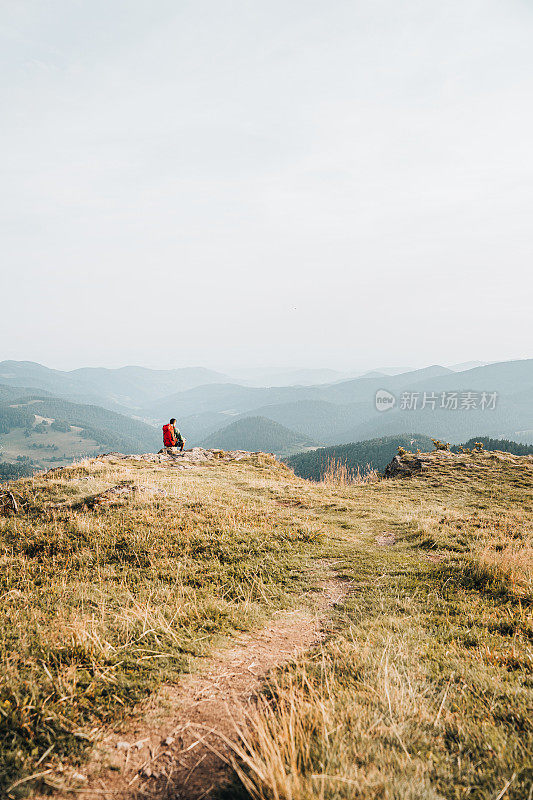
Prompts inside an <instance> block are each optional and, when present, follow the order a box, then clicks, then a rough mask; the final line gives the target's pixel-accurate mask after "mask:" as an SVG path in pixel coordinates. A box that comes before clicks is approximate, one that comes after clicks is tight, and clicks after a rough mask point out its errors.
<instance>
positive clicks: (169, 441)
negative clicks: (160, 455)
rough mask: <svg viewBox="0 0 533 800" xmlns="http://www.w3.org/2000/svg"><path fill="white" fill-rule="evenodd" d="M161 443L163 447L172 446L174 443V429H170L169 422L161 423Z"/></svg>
mask: <svg viewBox="0 0 533 800" xmlns="http://www.w3.org/2000/svg"><path fill="white" fill-rule="evenodd" d="M163 444H164V445H165V447H174V445H175V444H176V440H175V439H174V431H173V430H172V425H170V423H167V424H166V425H163Z"/></svg>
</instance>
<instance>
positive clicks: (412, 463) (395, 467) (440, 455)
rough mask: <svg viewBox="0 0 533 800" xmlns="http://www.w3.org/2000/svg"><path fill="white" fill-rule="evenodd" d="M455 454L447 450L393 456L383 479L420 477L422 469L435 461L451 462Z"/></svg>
mask: <svg viewBox="0 0 533 800" xmlns="http://www.w3.org/2000/svg"><path fill="white" fill-rule="evenodd" d="M454 458H456V455H455V453H451V452H450V451H449V450H435V451H434V452H433V453H416V454H415V453H405V454H404V455H397V456H394V458H393V459H392V461H391V462H390V464H387V466H386V467H385V472H384V473H383V475H384V477H385V478H402V477H404V478H405V477H409V476H410V475H420V473H421V472H423V471H424V469H427V467H428V466H430V465H431V464H434V463H435V461H450V460H451V461H453V460H454Z"/></svg>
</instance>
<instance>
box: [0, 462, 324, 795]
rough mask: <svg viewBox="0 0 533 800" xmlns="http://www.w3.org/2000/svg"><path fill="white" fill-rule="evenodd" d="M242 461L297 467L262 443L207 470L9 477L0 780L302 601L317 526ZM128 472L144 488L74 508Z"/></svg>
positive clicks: (280, 471) (2, 584)
mask: <svg viewBox="0 0 533 800" xmlns="http://www.w3.org/2000/svg"><path fill="white" fill-rule="evenodd" d="M249 470H251V471H252V472H253V473H254V474H255V475H256V476H257V477H259V479H261V476H262V475H263V474H264V475H265V476H267V477H268V479H269V480H271V479H274V480H280V479H283V477H284V476H286V475H289V477H290V473H289V471H288V470H287V469H286V468H285V467H283V466H281V465H276V464H275V462H274V461H273V459H268V458H267V457H256V458H255V459H253V460H252V461H251V462H250V463H249V464H248V466H238V465H233V468H232V469H230V468H229V467H228V468H226V469H225V468H224V467H221V466H218V467H217V468H216V475H215V472H214V471H213V470H211V469H210V468H209V467H204V468H203V471H202V474H201V476H198V475H189V474H188V475H187V476H183V475H180V477H179V479H178V478H177V477H176V473H175V472H174V473H172V471H171V470H165V469H161V468H158V469H156V468H150V467H149V466H147V465H142V466H141V465H138V464H135V463H134V462H132V463H129V464H124V462H121V463H116V464H113V463H111V464H108V463H102V462H96V463H92V464H91V465H90V466H75V467H72V468H67V469H64V470H61V471H58V472H57V473H55V474H54V475H48V476H46V477H38V478H35V479H27V480H23V481H20V482H19V483H17V484H12V485H11V488H12V489H13V491H14V492H15V493H16V495H17V497H18V499H19V501H20V500H21V501H22V505H23V506H24V509H23V512H22V513H21V514H19V515H17V516H10V517H2V516H0V548H1V549H0V558H1V562H2V570H1V571H0V597H2V607H1V610H0V617H1V619H0V675H1V677H0V776H1V777H0V794H1V793H2V789H3V790H4V791H6V790H7V788H8V787H9V786H11V785H12V784H13V783H16V782H17V781H18V780H20V779H21V778H23V777H24V776H27V775H29V774H31V773H32V772H34V771H40V770H39V769H38V768H37V767H36V764H37V763H38V762H39V759H41V758H42V756H43V754H46V752H47V751H48V750H49V748H52V749H51V750H50V758H51V763H54V764H56V765H57V764H58V763H60V762H61V761H62V759H63V758H64V757H65V755H66V754H68V755H69V757H70V758H76V757H77V756H80V755H81V753H82V751H83V750H84V749H85V747H86V746H87V741H86V738H85V736H86V733H87V730H89V729H90V728H91V727H93V726H99V725H101V724H103V723H105V722H106V721H109V720H112V719H113V718H115V717H116V715H117V714H120V713H121V712H122V711H123V709H124V708H125V707H129V706H131V705H132V704H134V703H135V702H136V701H138V700H139V699H140V698H141V697H142V696H143V695H145V694H146V693H147V692H150V691H151V690H153V689H154V688H155V687H156V686H157V685H158V684H159V683H160V682H161V681H163V680H169V679H172V678H173V677H174V678H175V677H176V675H177V674H179V673H180V672H181V671H183V670H188V669H189V668H190V664H191V659H194V657H195V656H198V655H202V654H203V653H206V652H207V651H208V650H209V647H210V646H211V644H212V642H213V640H214V639H216V637H217V636H220V635H223V634H227V633H231V632H232V631H234V630H243V629H246V628H248V627H250V626H253V625H254V624H258V622H259V621H260V620H261V619H262V618H263V617H264V615H265V613H266V609H267V607H268V610H269V612H270V613H271V611H272V609H273V608H279V607H282V606H284V605H286V604H288V603H289V602H295V601H294V600H293V601H290V600H289V597H290V595H291V594H293V593H294V592H296V591H298V590H301V587H302V585H303V582H304V581H305V580H306V578H308V572H309V568H310V567H306V564H305V563H304V562H305V559H306V555H307V554H308V553H315V554H317V555H318V554H320V552H321V551H322V549H323V548H322V545H321V538H322V537H321V536H320V535H319V533H320V532H319V530H318V529H317V527H316V525H313V524H307V523H306V521H305V520H302V519H294V517H293V515H292V513H291V511H290V509H289V510H286V511H283V509H280V508H279V507H277V506H269V507H266V506H265V502H264V500H261V499H254V498H251V497H249V496H248V495H247V494H246V493H245V492H243V490H242V489H239V488H238V483H239V480H241V481H242V480H244V479H245V477H246V474H247V471H249ZM121 481H126V482H128V481H129V482H130V483H131V485H133V486H137V487H142V489H143V491H139V492H136V493H134V494H132V495H131V497H129V498H128V497H126V498H125V499H124V500H120V499H119V500H118V504H117V505H116V506H111V507H105V506H102V507H97V508H95V509H94V510H92V511H91V510H87V509H84V508H83V503H82V501H83V498H85V497H89V496H92V495H94V494H95V493H98V492H100V491H102V490H105V489H107V488H109V487H110V486H114V485H117V484H118V483H120V482H121ZM207 487H208V489H209V490H208V491H207ZM80 503H82V505H80ZM41 763H42V762H41ZM47 764H48V761H47V762H46V763H45V768H46V766H47ZM41 770H42V767H41ZM43 777H44V779H45V780H46V779H47V778H46V776H43ZM29 785H31V784H20V785H19V786H18V787H17V786H15V787H14V788H13V790H12V791H11V794H12V795H13V796H16V795H17V794H18V793H22V792H23V791H25V790H27V789H28V786H29Z"/></svg>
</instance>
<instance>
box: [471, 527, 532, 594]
mask: <svg viewBox="0 0 533 800" xmlns="http://www.w3.org/2000/svg"><path fill="white" fill-rule="evenodd" d="M468 571H469V572H470V573H471V575H472V577H473V578H474V579H477V581H479V582H481V583H483V584H485V585H494V586H496V585H500V586H501V587H502V588H505V590H506V591H507V592H509V593H510V594H512V595H514V596H515V597H519V598H523V599H528V600H533V538H528V539H527V540H526V541H525V542H509V544H506V545H504V546H502V545H495V544H494V543H492V542H488V543H487V544H485V545H484V546H483V547H481V548H479V549H478V550H477V552H475V553H474V556H473V558H472V559H471V561H470V563H469V565H468Z"/></svg>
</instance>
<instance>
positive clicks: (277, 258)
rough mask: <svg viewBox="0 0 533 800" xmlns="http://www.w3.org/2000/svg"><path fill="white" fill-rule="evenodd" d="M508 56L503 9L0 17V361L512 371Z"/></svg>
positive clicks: (93, 6)
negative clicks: (476, 365) (501, 366)
mask: <svg viewBox="0 0 533 800" xmlns="http://www.w3.org/2000/svg"><path fill="white" fill-rule="evenodd" d="M532 39H533V6H531V4H528V3H525V2H523V1H522V0H509V2H507V3H505V4H502V3H501V2H496V1H495V0H487V2H483V3H481V2H479V0H461V2H459V0H450V2H448V3H446V4H441V3H437V2H436V1H435V0H428V2H425V3H421V2H419V0H406V2H404V3H401V4H398V3H394V2H393V1H392V0H378V2H371V0H360V1H359V2H355V3H347V2H344V0H333V2H331V3H328V4H327V5H326V4H324V3H322V2H318V1H317V0H306V2H303V0H295V2H293V3H291V4H289V5H287V4H285V3H281V2H280V1H279V0H273V2H271V3H268V4H249V3H246V2H244V0H234V1H232V2H228V0H219V2H214V1H213V0H198V2H196V3H191V2H175V0H173V1H171V0H154V2H152V3H150V4H148V3H145V2H141V0H116V1H115V2H113V3H111V4H110V3H105V2H103V0H93V1H92V2H88V0H80V2H76V3H71V2H67V0H51V2H48V3H46V4H42V3H39V2H36V0H7V2H5V3H3V4H2V9H1V10H0V41H1V43H2V47H1V50H0V59H1V62H0V63H1V64H2V71H1V78H0V103H1V107H2V109H3V125H2V130H1V131H0V142H1V155H0V163H1V168H2V178H3V180H2V192H1V199H0V208H1V212H2V222H1V226H2V241H3V248H2V249H3V258H2V263H3V265H2V271H1V277H0V297H1V306H0V308H1V317H0V350H1V352H0V358H2V359H3V358H5V359H14V360H33V361H37V362H39V363H43V364H46V365H47V366H52V367H54V368H59V369H73V368H76V367H81V366H85V365H87V366H105V367H118V366H122V365H126V364H140V365H145V366H149V367H152V368H164V367H178V366H205V367H208V368H211V369H217V370H220V371H225V370H234V371H235V370H238V369H242V368H244V367H246V366H248V365H249V366H250V367H253V366H254V365H260V366H263V365H264V366H265V368H267V369H270V368H292V369H299V368H312V367H316V366H317V364H319V365H323V368H332V369H337V370H341V371H343V370H348V369H351V370H356V369H359V370H367V369H373V368H377V367H378V366H379V365H380V364H386V365H388V366H391V367H394V366H396V365H404V364H409V365H412V366H413V367H414V368H416V367H421V366H424V365H428V364H445V365H448V364H454V363H459V362H462V361H467V360H470V359H472V360H480V361H502V360H508V359H519V358H525V357H528V356H529V355H531V352H530V347H531V333H530V329H531V322H530V317H531V310H530V305H531V300H530V298H531V294H532V291H531V290H532V288H533V278H532V271H531V263H532V260H533V259H532V257H533V239H532V236H531V218H532V212H533V200H532V198H533V192H532V185H533V162H532V158H531V141H532V139H533V106H532V104H531V96H532V90H533V48H532V47H531V41H532ZM472 354H474V355H472Z"/></svg>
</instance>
